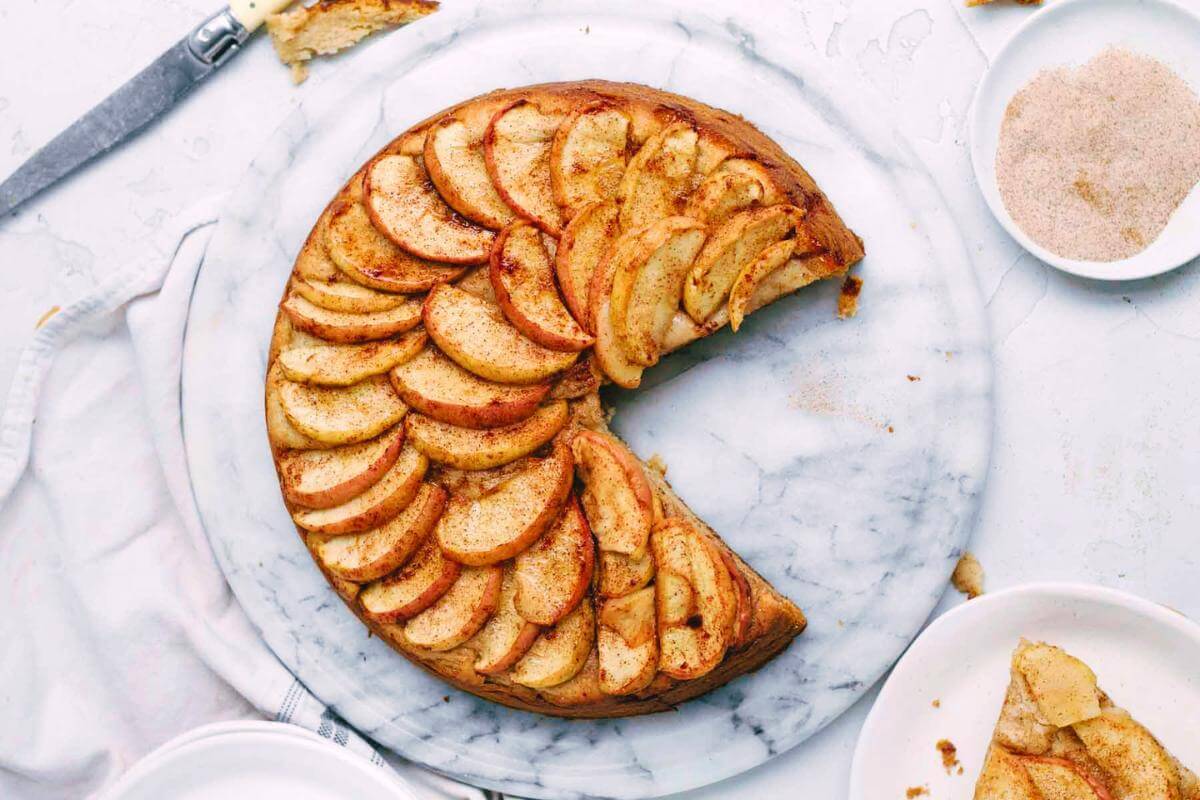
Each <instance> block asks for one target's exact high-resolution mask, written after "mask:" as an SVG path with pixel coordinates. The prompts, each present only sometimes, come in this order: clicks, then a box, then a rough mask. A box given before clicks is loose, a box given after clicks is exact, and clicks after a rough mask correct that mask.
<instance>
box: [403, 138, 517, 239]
mask: <svg viewBox="0 0 1200 800" xmlns="http://www.w3.org/2000/svg"><path fill="white" fill-rule="evenodd" d="M483 133H484V131H482V130H480V131H474V130H471V128H470V127H469V126H468V125H467V123H466V122H464V121H462V120H460V119H456V118H454V117H447V118H446V119H443V120H442V121H441V122H439V123H437V124H436V125H434V126H433V127H432V128H430V129H429V132H428V133H426V134H425V152H424V160H425V169H426V170H427V171H428V172H429V177H430V179H431V180H432V181H433V185H434V186H436V187H437V190H438V193H439V194H441V196H442V198H443V199H444V200H445V201H446V203H447V204H448V205H449V206H450V207H451V208H453V209H454V210H455V211H457V212H458V213H459V214H462V215H463V216H464V217H466V218H467V219H469V220H471V221H472V222H475V223H478V224H480V225H482V226H484V227H485V228H494V229H497V230H498V229H500V228H503V227H504V226H505V225H508V224H509V223H510V222H512V221H513V220H515V219H516V214H514V213H513V211H512V209H511V208H509V207H508V205H507V204H506V203H505V202H504V199H503V198H502V197H500V193H499V192H497V191H496V187H495V186H494V185H493V184H492V179H491V177H490V176H489V175H488V172H487V164H486V163H485V161H484V158H483Z"/></svg>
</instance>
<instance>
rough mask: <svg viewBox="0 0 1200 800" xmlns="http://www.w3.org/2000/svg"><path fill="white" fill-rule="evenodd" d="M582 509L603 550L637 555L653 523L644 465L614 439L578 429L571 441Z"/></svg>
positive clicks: (643, 551) (643, 550) (643, 545)
mask: <svg viewBox="0 0 1200 800" xmlns="http://www.w3.org/2000/svg"><path fill="white" fill-rule="evenodd" d="M571 449H572V451H573V452H574V454H575V463H576V465H577V468H578V470H579V476H580V480H581V481H582V482H583V485H584V490H583V495H582V499H583V508H584V511H585V512H586V514H587V519H588V523H589V524H590V525H591V528H592V531H593V533H594V534H595V536H596V540H597V542H598V543H599V545H600V549H601V550H606V551H610V552H615V553H621V554H623V555H627V556H633V557H634V558H639V557H641V556H642V555H644V554H645V552H646V542H647V541H648V540H649V538H650V528H651V526H652V525H653V524H654V506H653V492H652V491H651V489H650V482H649V481H647V480H646V474H645V473H644V472H643V471H642V465H641V464H639V463H638V461H637V459H636V458H634V456H633V454H632V453H630V452H629V451H628V450H627V449H626V448H625V446H624V445H623V444H621V443H620V442H619V441H617V440H616V438H614V437H612V436H610V435H608V434H604V433H599V432H597V431H580V432H579V433H578V434H576V436H575V438H574V440H572V442H571Z"/></svg>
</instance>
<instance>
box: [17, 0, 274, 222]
mask: <svg viewBox="0 0 1200 800" xmlns="http://www.w3.org/2000/svg"><path fill="white" fill-rule="evenodd" d="M290 2H292V0H257V2H256V1H255V0H235V2H234V3H233V4H232V5H233V8H229V7H227V8H224V9H222V10H220V11H218V12H217V13H216V14H213V15H212V16H211V17H209V18H208V19H206V20H205V21H204V22H202V23H200V25H198V26H197V27H196V28H195V30H193V31H192V32H191V33H190V34H188V35H187V36H185V37H184V38H183V39H181V40H179V41H178V42H177V43H176V44H175V45H174V46H172V47H171V48H170V49H169V50H167V51H166V52H165V53H163V54H162V55H161V56H159V57H158V58H157V59H155V60H154V62H153V63H152V64H150V66H148V67H146V68H145V69H143V70H142V71H141V72H139V73H138V74H137V75H136V76H135V77H134V78H133V79H132V80H130V81H129V82H127V83H126V84H125V85H124V86H122V87H121V88H120V89H117V91H115V92H113V93H112V94H111V95H109V96H108V97H107V98H105V99H104V100H103V101H102V102H101V103H100V104H99V105H97V106H96V107H95V108H93V109H92V110H91V111H89V112H87V113H86V114H84V115H83V116H82V117H80V118H79V119H78V120H77V121H76V122H75V123H74V124H72V125H71V126H70V127H69V128H67V129H66V130H65V131H63V132H62V133H60V134H59V135H58V136H56V137H54V138H53V139H52V140H50V142H49V143H48V144H46V145H45V146H44V147H42V148H41V149H40V150H38V151H37V152H36V153H34V154H33V156H31V157H30V158H29V160H28V161H26V162H25V163H24V164H22V165H21V166H20V167H18V168H17V170H16V172H14V173H13V174H12V175H11V176H9V177H8V178H7V179H6V180H5V181H4V183H0V217H2V216H5V215H7V214H8V213H10V212H11V211H13V210H14V209H15V208H16V207H17V206H19V205H21V204H22V203H24V202H25V201H26V200H29V199H30V198H32V197H34V196H35V195H37V194H38V193H39V192H42V191H44V190H45V189H47V188H49V187H50V186H52V185H53V184H55V183H56V182H58V181H59V180H61V179H62V178H64V177H65V176H67V175H69V174H71V173H72V172H74V171H75V170H77V169H79V168H80V167H82V166H83V165H84V164H86V163H88V162H89V161H91V160H92V159H94V158H96V157H97V156H99V155H102V154H103V153H106V152H108V151H109V150H111V149H112V148H114V147H116V146H117V145H118V144H120V143H121V142H123V141H125V140H126V139H129V138H130V137H132V136H134V135H136V134H137V133H139V132H140V131H141V130H142V129H143V128H145V127H146V126H147V125H149V124H150V123H152V122H153V121H154V120H156V119H158V118H159V117H161V116H162V115H163V114H165V113H166V112H167V111H169V110H170V109H171V108H172V107H174V105H175V104H176V103H178V102H179V101H180V100H181V99H182V98H183V97H184V96H186V95H187V94H188V93H189V92H190V91H191V90H192V89H193V88H195V86H196V84H198V83H199V82H201V81H203V80H204V79H205V78H207V77H208V76H209V75H211V74H212V73H213V72H215V71H216V70H217V68H218V67H220V66H221V65H222V64H224V63H225V62H227V61H228V60H229V59H230V58H232V57H233V56H234V55H236V54H237V53H238V51H239V50H241V47H242V45H243V44H244V43H245V42H246V40H247V39H248V38H250V34H251V33H253V31H254V29H255V28H257V27H258V26H259V25H261V24H262V22H263V20H264V19H265V18H266V16H267V14H268V13H272V12H274V11H278V10H279V9H281V8H283V7H284V6H286V5H288V4H289V3H290Z"/></svg>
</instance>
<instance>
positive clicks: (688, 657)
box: [650, 517, 737, 680]
mask: <svg viewBox="0 0 1200 800" xmlns="http://www.w3.org/2000/svg"><path fill="white" fill-rule="evenodd" d="M650 548H651V552H652V553H653V554H654V567H655V579H654V586H655V604H656V609H657V623H658V637H659V652H660V656H659V669H660V670H661V671H662V672H665V673H666V674H668V675H670V676H672V677H674V678H678V679H680V680H692V679H695V678H699V677H700V676H701V675H704V674H706V673H707V672H709V671H710V670H712V669H713V668H714V667H716V666H717V664H720V663H721V660H722V659H723V658H724V657H725V651H726V648H727V647H728V646H729V636H730V632H731V631H732V629H733V621H734V617H735V615H736V613H737V596H736V594H735V591H734V588H733V579H732V578H731V577H730V575H729V570H728V569H726V567H725V563H724V561H723V560H722V558H721V555H720V551H719V550H718V549H717V546H716V545H715V544H713V543H712V542H711V541H710V540H709V538H708V536H707V535H706V534H704V533H703V532H701V531H700V530H699V529H698V528H697V527H696V526H695V525H694V524H693V523H691V522H689V521H688V520H685V519H683V518H681V517H668V518H667V519H664V520H663V521H662V522H660V523H658V524H657V525H655V527H654V532H653V534H652V535H651V537H650Z"/></svg>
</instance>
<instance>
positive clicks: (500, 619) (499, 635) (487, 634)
mask: <svg viewBox="0 0 1200 800" xmlns="http://www.w3.org/2000/svg"><path fill="white" fill-rule="evenodd" d="M516 593H517V581H516V577H515V576H514V575H513V570H512V567H508V568H506V569H505V570H504V578H503V580H502V581H501V583H500V600H499V602H498V603H497V605H496V613H495V614H493V615H492V618H491V619H490V620H488V622H487V624H486V625H484V626H483V628H482V629H480V631H479V633H477V634H475V637H474V638H473V639H471V641H469V642H468V643H467V646H468V647H473V648H474V649H475V651H476V653H477V655H476V658H475V671H476V672H479V673H481V674H483V675H496V674H499V673H501V672H503V671H504V670H506V669H508V668H509V667H511V666H512V665H513V664H515V663H517V661H519V660H520V659H521V657H522V656H523V655H525V653H526V652H527V651H528V650H529V648H530V647H531V646H532V645H533V643H534V640H536V639H537V637H538V634H539V633H540V632H541V628H539V627H538V626H537V625H534V624H533V623H532V622H529V621H527V620H525V619H524V618H523V617H522V616H521V615H520V614H518V613H517V609H516V607H515V606H514V605H513V598H514V597H516Z"/></svg>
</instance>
